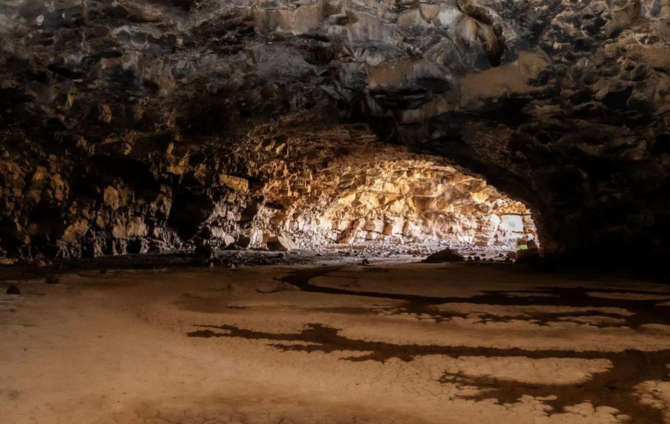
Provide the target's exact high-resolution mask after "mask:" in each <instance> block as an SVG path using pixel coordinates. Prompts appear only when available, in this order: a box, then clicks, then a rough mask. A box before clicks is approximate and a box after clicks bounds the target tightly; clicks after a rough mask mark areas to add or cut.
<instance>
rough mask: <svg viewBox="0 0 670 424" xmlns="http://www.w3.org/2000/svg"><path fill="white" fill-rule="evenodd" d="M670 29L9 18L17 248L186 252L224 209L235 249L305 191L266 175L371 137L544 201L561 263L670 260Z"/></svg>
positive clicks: (329, 15)
mask: <svg viewBox="0 0 670 424" xmlns="http://www.w3.org/2000/svg"><path fill="white" fill-rule="evenodd" d="M669 18H670V3H668V1H667V0H653V1H649V2H645V3H642V2H638V1H635V0H616V1H612V2H605V1H599V0H590V1H579V2H568V1H560V0H524V1H498V0H456V1H444V2H431V1H426V2H415V1H409V2H404V1H403V2H401V1H395V0H393V1H388V2H369V1H348V2H344V1H339V0H317V1H310V0H308V1H299V2H284V1H274V2H271V1H250V0H235V1H233V0H226V1H215V0H201V1H195V0H151V1H144V0H143V1H139V0H114V1H112V0H83V1H81V0H48V1H47V0H6V1H4V2H2V5H0V38H1V39H2V43H1V45H0V49H2V50H1V51H2V55H0V126H1V131H0V140H1V141H0V145H1V146H2V162H0V174H1V175H2V181H0V186H1V187H2V190H3V196H2V201H3V214H4V218H3V219H2V222H0V240H1V243H2V246H3V247H4V248H5V249H8V250H18V251H21V250H22V249H23V250H26V246H29V248H28V250H30V249H33V250H34V249H38V250H48V249H49V248H53V242H54V240H61V241H63V242H64V243H66V244H76V243H75V241H77V240H80V239H84V238H86V237H93V233H95V237H101V238H104V243H102V242H101V243H97V242H95V243H83V244H81V243H80V246H84V247H81V249H84V250H85V249H93V250H94V251H93V252H77V251H72V250H71V249H70V250H69V251H70V252H71V253H70V254H73V255H76V254H80V253H86V254H97V253H99V252H96V251H95V250H96V249H98V248H97V247H95V246H100V248H99V249H102V250H104V252H103V253H113V252H115V251H116V252H118V251H123V250H124V249H125V250H127V251H133V252H144V251H147V250H152V249H161V248H162V246H164V245H163V244H162V243H166V244H167V245H170V246H178V245H179V243H181V240H187V239H189V238H190V237H194V236H195V235H196V234H197V233H198V231H200V227H199V224H196V223H201V222H202V221H203V220H208V219H210V218H211V209H212V207H213V205H215V204H217V205H220V204H221V203H220V199H221V198H223V197H225V198H226V199H227V203H226V204H227V205H228V206H227V207H226V208H225V210H223V209H221V210H218V212H217V213H218V219H219V220H218V221H217V225H216V226H214V227H217V228H221V230H220V231H221V233H220V234H223V233H225V234H226V235H231V237H234V236H233V235H232V234H233V233H234V232H235V229H234V228H232V227H229V226H230V225H232V223H233V222H235V223H241V225H242V226H243V225H244V224H245V223H246V222H247V221H248V222H252V221H253V219H254V218H253V217H255V216H256V214H257V212H258V209H257V206H258V205H259V203H258V202H257V201H256V200H254V199H253V195H252V194H243V193H257V192H258V190H262V187H263V186H264V185H265V184H267V183H268V182H269V181H270V180H271V179H272V178H274V179H276V180H281V178H282V177H288V175H286V174H285V175H283V176H278V175H272V176H271V177H272V178H269V177H270V170H269V169H270V168H271V167H269V168H268V167H266V168H264V167H265V165H264V164H267V163H270V162H271V161H270V162H264V161H263V160H255V159H254V155H256V156H258V155H261V154H262V155H265V154H269V153H272V154H275V155H282V154H285V151H286V152H289V151H290V153H288V154H289V156H288V157H289V158H296V157H303V156H299V155H298V156H290V155H291V154H292V152H293V151H296V150H301V149H302V147H301V146H307V147H309V146H311V145H320V146H324V147H328V148H330V149H333V150H332V151H333V152H337V149H338V145H339V144H340V143H342V142H343V140H349V141H351V140H354V139H356V137H357V135H356V134H358V133H366V131H365V130H363V129H361V127H364V126H366V125H367V126H369V127H370V128H372V129H373V131H374V132H375V133H376V135H377V136H378V137H379V139H381V140H382V141H384V142H387V143H396V144H404V145H406V146H409V147H410V149H412V150H414V151H416V152H419V153H427V154H435V155H441V156H444V157H447V158H449V159H451V160H452V161H453V162H454V163H455V164H458V165H459V166H461V167H463V169H465V170H467V171H468V172H470V173H475V174H479V175H482V176H484V177H485V178H486V179H487V180H488V181H489V182H490V183H491V184H493V185H495V186H496V187H498V188H499V189H501V190H502V191H504V192H506V193H508V194H509V195H511V196H512V197H514V198H516V199H519V200H522V201H524V202H525V203H526V204H528V205H529V206H530V207H531V208H532V209H533V211H534V213H535V218H536V222H537V223H538V225H539V235H540V239H541V241H542V247H543V249H544V251H545V253H546V254H548V255H550V254H555V255H568V256H569V255H573V256H574V255H579V254H581V253H583V252H584V251H589V252H591V253H592V254H593V253H594V252H603V254H605V255H611V254H615V255H616V254H618V255H620V256H624V257H630V254H631V252H643V253H644V254H645V255H651V254H654V253H662V252H666V251H667V249H668V247H670V231H669V228H668V222H670V215H669V214H670V195H669V194H670V178H669V175H670V174H669V172H668V168H669V167H670V132H669V131H668V129H667V121H668V119H669V117H670V109H669V108H668V101H667V94H668V84H669V81H670V80H669V76H668V75H669V74H670V60H669V59H668V58H670V47H669V42H670V28H669V27H668V21H669ZM342 134H347V136H346V137H344V136H342ZM352 134H353V135H352ZM247 142H248V143H250V144H247ZM258 143H261V144H262V146H263V148H262V149H261V150H262V152H261V153H259V152H254V151H252V152H251V153H250V154H247V150H246V149H247V147H246V146H248V145H258ZM306 150H309V149H308V148H307V149H306ZM263 152H264V153H263ZM374 153H375V152H374V150H372V151H370V154H371V155H372V154H374ZM286 163H287V166H288V167H289V168H292V170H291V171H290V172H289V173H292V172H294V170H297V169H298V168H300V167H301V166H303V167H304V166H314V165H313V164H312V165H308V163H309V161H306V162H291V161H290V160H287V162H286ZM272 169H273V170H274V168H272ZM273 172H274V171H273ZM278 172H284V171H278ZM240 177H243V180H244V181H246V183H245V182H243V181H241V180H239V179H238V178H240ZM245 184H249V185H250V186H251V187H250V188H249V190H248V191H247V192H245V191H244V190H246V188H245V187H244V185H245ZM245 196H246V197H245ZM247 197H248V198H247ZM101 199H102V200H101ZM102 205H104V207H103V206H102ZM119 210H123V211H124V212H123V213H122V214H121V213H118V212H115V211H119ZM224 217H225V218H224ZM230 217H233V219H230ZM163 221H165V222H167V225H165V226H162V225H156V222H163ZM63 222H65V223H66V224H67V225H65V226H64V224H63ZM91 228H100V229H105V231H95V232H92V231H91ZM156 231H158V233H159V234H156ZM217 231H218V230H217ZM52 234H55V235H52ZM151 237H153V238H151ZM238 238H239V237H238ZM124 240H125V241H124ZM149 240H153V242H150V241H149ZM157 240H160V241H157ZM130 241H132V244H131V243H130ZM252 242H253V240H249V243H252ZM85 246H92V247H90V248H88V247H85ZM589 258H590V259H593V255H591V256H589Z"/></svg>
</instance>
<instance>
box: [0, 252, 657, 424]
mask: <svg viewBox="0 0 670 424" xmlns="http://www.w3.org/2000/svg"><path fill="white" fill-rule="evenodd" d="M26 278H27V279H19V278H18V277H17V279H16V280H14V281H0V288H2V293H3V294H0V423H2V424H27V423H39V424H51V423H54V424H66V423H68V424H70V423H83V424H88V423H90V424H113V423H119V424H120V423H124V424H140V423H142V424H167V423H181V424H205V423H207V424H214V423H257V424H302V423H304V424H307V423H309V424H321V423H323V424H344V423H369V424H372V423H380V424H381V423H408V424H410V423H411V424H422V423H426V424H428V423H431V424H432V423H435V424H452V423H453V424H461V423H462V424H479V423H491V424H505V423H513V424H525V423H532V424H541V423H548V424H554V423H574V424H578V423H619V422H621V423H650V424H661V423H670V376H669V374H670V286H667V285H662V284H654V283H649V282H644V281H638V280H634V279H630V278H614V277H598V276H593V275H590V276H588V277H584V276H582V277H576V276H573V277H569V276H565V275H562V276H557V275H546V274H534V273H531V272H521V271H519V270H517V269H516V268H514V267H511V266H505V265H498V264H477V265H469V264H462V265H451V264H449V265H447V264H441V265H434V264H419V263H412V264H407V263H406V264H402V263H393V262H388V263H377V264H374V263H373V264H372V265H369V266H359V265H355V264H339V265H333V266H306V265H293V266H264V267H242V268H237V269H227V268H207V269H186V268H184V269H179V268H176V269H168V270H135V271H133V270H119V271H113V270H109V271H107V272H104V273H101V272H98V271H96V270H86V269H83V270H79V271H76V272H74V271H73V272H69V273H68V272H66V273H63V274H61V275H60V276H59V283H58V284H45V282H44V279H43V278H36V277H34V276H32V277H26ZM10 283H11V284H16V285H17V286H18V287H19V288H20V290H21V292H22V294H21V295H19V296H16V295H6V294H4V292H5V287H6V286H7V285H9V284H10Z"/></svg>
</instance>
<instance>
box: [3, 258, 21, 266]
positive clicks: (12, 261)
mask: <svg viewBox="0 0 670 424" xmlns="http://www.w3.org/2000/svg"><path fill="white" fill-rule="evenodd" d="M17 261H18V259H16V258H4V257H3V258H0V265H14V264H15V263H16V262H17Z"/></svg>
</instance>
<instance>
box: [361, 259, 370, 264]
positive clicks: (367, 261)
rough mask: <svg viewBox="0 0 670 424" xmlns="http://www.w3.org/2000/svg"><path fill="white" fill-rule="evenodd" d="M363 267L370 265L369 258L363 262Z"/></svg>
mask: <svg viewBox="0 0 670 424" xmlns="http://www.w3.org/2000/svg"><path fill="white" fill-rule="evenodd" d="M361 265H370V261H369V260H368V258H364V259H363V261H361Z"/></svg>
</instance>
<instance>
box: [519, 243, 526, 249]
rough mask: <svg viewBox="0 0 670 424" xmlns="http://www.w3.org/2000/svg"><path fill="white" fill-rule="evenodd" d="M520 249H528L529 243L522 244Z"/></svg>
mask: <svg viewBox="0 0 670 424" xmlns="http://www.w3.org/2000/svg"><path fill="white" fill-rule="evenodd" d="M519 249H520V250H528V245H526V244H522V245H521V246H519Z"/></svg>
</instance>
